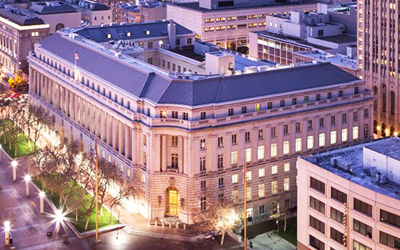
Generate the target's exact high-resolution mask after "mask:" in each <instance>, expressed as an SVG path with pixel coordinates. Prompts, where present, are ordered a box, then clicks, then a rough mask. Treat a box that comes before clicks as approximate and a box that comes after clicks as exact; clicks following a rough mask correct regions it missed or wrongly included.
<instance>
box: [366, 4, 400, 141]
mask: <svg viewBox="0 0 400 250" xmlns="http://www.w3.org/2000/svg"><path fill="white" fill-rule="evenodd" d="M358 15H359V17H358V24H359V29H358V60H359V68H360V69H361V72H362V73H361V75H362V77H363V78H364V80H365V83H366V87H367V88H368V89H371V90H373V91H374V95H375V97H376V100H375V104H374V119H375V120H374V130H375V132H376V133H378V134H379V135H382V136H387V135H390V134H394V132H395V131H398V130H399V129H400V112H399V108H400V106H399V105H400V99H399V93H400V88H399V76H400V75H399V73H400V67H399V62H400V61H399V35H400V33H399V28H398V27H399V1H396V0H359V1H358Z"/></svg>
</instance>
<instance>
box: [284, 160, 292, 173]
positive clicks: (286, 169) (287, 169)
mask: <svg viewBox="0 0 400 250" xmlns="http://www.w3.org/2000/svg"><path fill="white" fill-rule="evenodd" d="M283 171H285V172H289V171H290V163H289V162H286V163H285V164H283Z"/></svg>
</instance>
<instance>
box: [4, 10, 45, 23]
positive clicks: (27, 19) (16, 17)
mask: <svg viewBox="0 0 400 250" xmlns="http://www.w3.org/2000/svg"><path fill="white" fill-rule="evenodd" d="M0 16H1V17H3V18H5V19H8V20H10V21H11V22H13V23H16V24H19V25H21V26H29V25H38V24H44V23H45V22H44V21H43V20H42V19H40V18H38V17H34V16H27V15H25V14H23V13H22V12H20V11H19V10H17V9H0Z"/></svg>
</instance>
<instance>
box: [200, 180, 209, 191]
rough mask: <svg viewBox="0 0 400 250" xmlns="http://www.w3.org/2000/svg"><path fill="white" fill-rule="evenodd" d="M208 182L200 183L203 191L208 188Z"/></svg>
mask: <svg viewBox="0 0 400 250" xmlns="http://www.w3.org/2000/svg"><path fill="white" fill-rule="evenodd" d="M206 183H207V182H206V181H205V180H203V181H200V188H201V190H204V189H206V188H207V185H206Z"/></svg>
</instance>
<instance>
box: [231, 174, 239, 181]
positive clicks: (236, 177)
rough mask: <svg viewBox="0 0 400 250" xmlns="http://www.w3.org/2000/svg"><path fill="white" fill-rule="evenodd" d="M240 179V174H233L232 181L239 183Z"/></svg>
mask: <svg viewBox="0 0 400 250" xmlns="http://www.w3.org/2000/svg"><path fill="white" fill-rule="evenodd" d="M238 180H239V176H238V174H233V175H232V183H238Z"/></svg>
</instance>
